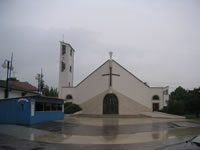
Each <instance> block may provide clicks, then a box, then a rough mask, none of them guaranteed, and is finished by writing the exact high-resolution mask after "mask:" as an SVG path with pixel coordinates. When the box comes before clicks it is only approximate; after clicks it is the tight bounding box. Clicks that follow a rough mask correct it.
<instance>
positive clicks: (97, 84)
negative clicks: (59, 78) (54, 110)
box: [59, 61, 109, 104]
mask: <svg viewBox="0 0 200 150" xmlns="http://www.w3.org/2000/svg"><path fill="white" fill-rule="evenodd" d="M107 73H109V63H108V61H107V62H106V63H104V64H103V65H102V66H101V67H100V68H98V69H97V70H96V71H95V72H93V73H92V74H91V75H89V77H88V78H86V79H85V80H83V81H82V82H81V83H80V84H78V85H77V86H76V87H75V88H62V91H61V93H60V95H59V98H63V99H65V98H66V95H68V94H72V96H73V102H74V103H77V104H82V103H84V102H85V101H87V100H89V99H91V98H93V97H95V96H96V95H99V94H101V93H103V92H104V91H106V90H108V88H109V76H102V75H103V74H107Z"/></svg>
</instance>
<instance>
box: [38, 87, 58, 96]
mask: <svg viewBox="0 0 200 150" xmlns="http://www.w3.org/2000/svg"><path fill="white" fill-rule="evenodd" d="M42 93H43V95H44V96H50V97H58V91H57V88H55V89H54V88H53V87H51V88H49V86H48V85H45V86H44V88H43V91H42Z"/></svg>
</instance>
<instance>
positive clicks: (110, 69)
mask: <svg viewBox="0 0 200 150" xmlns="http://www.w3.org/2000/svg"><path fill="white" fill-rule="evenodd" d="M112 54H113V53H112V52H109V55H110V65H109V71H110V72H109V73H107V74H102V76H110V87H112V76H120V75H119V74H115V73H112Z"/></svg>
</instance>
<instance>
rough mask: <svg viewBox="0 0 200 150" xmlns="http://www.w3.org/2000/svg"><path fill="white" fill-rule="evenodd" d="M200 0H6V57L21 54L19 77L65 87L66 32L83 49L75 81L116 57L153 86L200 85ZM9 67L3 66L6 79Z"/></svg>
mask: <svg viewBox="0 0 200 150" xmlns="http://www.w3.org/2000/svg"><path fill="white" fill-rule="evenodd" d="M199 8H200V2H199V1H198V0H191V1H187V0H176V1H168V0H163V1H160V0H137V1H130V0H125V1H121V0H110V1H107V0H102V1H92V0H86V1H80V0H73V1H71V0H67V1H66V0H60V1H59V2H58V1H49V0H48V1H47V0H43V1H39V0H38V1H37V0H36V1H31V0H22V1H9V0H2V1H0V18H1V19H0V62H2V63H3V61H4V60H5V59H6V58H9V57H10V55H11V52H12V51H13V52H14V65H15V71H16V72H17V73H16V76H17V77H18V78H19V79H20V80H27V81H29V82H31V83H33V84H35V85H36V81H35V80H34V77H35V74H36V73H38V72H40V69H41V68H43V71H44V74H45V81H46V83H47V84H49V85H50V86H54V87H56V86H57V82H58V64H59V41H60V40H62V34H64V35H65V41H66V42H69V43H70V44H71V45H72V47H74V49H75V50H76V53H75V83H78V82H79V81H81V80H82V79H83V78H84V77H86V76H87V75H88V74H89V73H91V72H92V71H93V70H94V69H96V68H97V67H98V66H99V65H101V64H102V63H103V62H104V61H106V60H107V59H108V51H110V50H112V51H113V52H114V59H115V60H117V61H118V62H119V63H120V64H122V65H123V66H124V67H125V68H127V69H128V70H130V71H131V72H132V73H133V74H135V75H136V76H138V77H139V78H141V79H142V80H144V81H146V82H147V83H149V84H150V85H155V86H165V85H169V86H171V88H172V89H173V88H175V87H176V86H178V85H182V86H183V87H185V88H193V87H197V86H199V85H200V79H199V76H200V71H199V69H198V64H199V63H200V59H199V58H200V43H199V41H200V30H199V26H200V19H199V14H200V9H199ZM5 74H6V71H5V70H3V69H2V68H1V69H0V79H5Z"/></svg>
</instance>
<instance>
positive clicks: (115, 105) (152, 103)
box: [59, 42, 169, 115]
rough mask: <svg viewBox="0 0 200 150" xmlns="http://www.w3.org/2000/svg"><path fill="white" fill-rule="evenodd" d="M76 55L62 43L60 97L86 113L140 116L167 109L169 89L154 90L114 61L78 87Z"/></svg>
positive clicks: (67, 45) (154, 88)
mask: <svg viewBox="0 0 200 150" xmlns="http://www.w3.org/2000/svg"><path fill="white" fill-rule="evenodd" d="M74 52H75V50H74V49H73V48H72V46H71V45H70V44H68V43H65V42H60V62H59V64H60V65H59V66H60V67H59V98H62V99H66V101H70V102H73V103H75V104H78V105H80V107H81V108H82V113H83V114H91V115H102V114H119V115H136V114H139V113H141V112H151V111H158V110H160V109H162V108H163V107H164V106H166V105H167V104H166V101H167V100H168V98H169V95H168V86H166V87H150V86H149V85H147V84H146V83H145V82H143V81H141V80H140V79H139V78H137V77H136V76H135V75H133V74H132V73H131V72H129V71H128V70H127V69H125V68H124V67H123V66H121V65H120V64H119V63H118V62H116V61H115V60H113V59H112V52H110V53H109V54H110V58H109V59H108V60H107V61H105V62H104V63H103V64H102V65H101V66H100V67H98V68H97V69H96V70H95V71H94V72H92V73H91V74H90V75H88V76H87V77H86V78H85V79H84V80H82V81H81V82H80V83H79V84H78V85H76V86H74V84H73V78H74Z"/></svg>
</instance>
